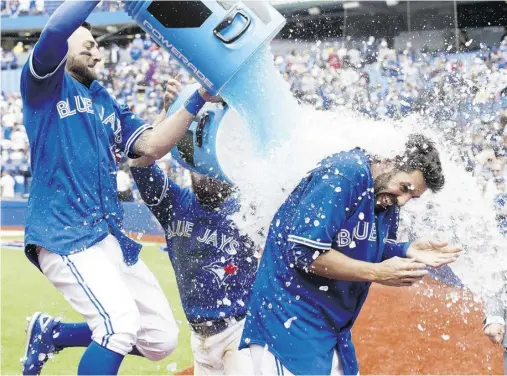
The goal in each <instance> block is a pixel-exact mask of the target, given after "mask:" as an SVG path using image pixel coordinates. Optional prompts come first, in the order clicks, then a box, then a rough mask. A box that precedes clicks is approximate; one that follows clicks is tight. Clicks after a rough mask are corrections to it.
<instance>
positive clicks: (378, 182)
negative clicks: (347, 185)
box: [373, 170, 396, 195]
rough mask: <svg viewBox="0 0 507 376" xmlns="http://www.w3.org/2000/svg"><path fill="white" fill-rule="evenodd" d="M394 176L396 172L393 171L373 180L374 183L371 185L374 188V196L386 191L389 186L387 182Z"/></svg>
mask: <svg viewBox="0 0 507 376" xmlns="http://www.w3.org/2000/svg"><path fill="white" fill-rule="evenodd" d="M394 175H396V171H394V170H393V171H390V172H385V173H383V174H380V175H379V176H377V177H376V178H375V182H374V183H373V184H374V188H375V191H374V192H375V195H377V194H378V193H379V192H382V191H384V190H386V189H387V187H388V186H389V181H390V180H391V178H392V177H393V176H394Z"/></svg>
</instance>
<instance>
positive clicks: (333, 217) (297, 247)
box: [287, 175, 357, 268]
mask: <svg viewBox="0 0 507 376" xmlns="http://www.w3.org/2000/svg"><path fill="white" fill-rule="evenodd" d="M309 179H310V180H309V182H308V184H307V187H306V188H305V190H304V192H303V195H302V198H301V200H300V202H299V203H298V205H297V208H296V212H295V215H294V218H293V226H292V229H291V231H290V233H289V235H288V239H287V240H288V242H289V245H290V247H289V250H288V255H287V256H288V257H289V262H290V263H292V264H294V265H295V266H296V267H298V268H305V267H307V266H308V265H310V264H311V263H312V262H313V261H314V260H315V259H316V258H317V257H318V256H319V255H320V254H321V253H323V252H326V251H328V250H329V249H330V248H331V245H332V243H333V238H334V237H335V235H336V234H337V233H338V231H339V230H340V228H341V226H342V225H343V223H344V222H345V220H346V219H347V217H348V215H349V210H351V208H352V204H353V198H354V197H357V195H354V191H355V190H354V187H353V185H352V183H351V182H350V181H349V180H348V179H347V178H345V177H343V176H342V175H333V176H332V177H331V176H327V175H325V176H321V175H315V176H310V178H309Z"/></svg>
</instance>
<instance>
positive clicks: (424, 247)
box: [407, 239, 463, 268]
mask: <svg viewBox="0 0 507 376" xmlns="http://www.w3.org/2000/svg"><path fill="white" fill-rule="evenodd" d="M462 251H463V250H462V249H461V248H458V247H449V246H448V244H447V243H445V242H438V241H434V240H422V239H419V240H416V241H414V242H413V243H412V244H410V247H409V248H408V250H407V257H410V258H413V259H415V260H416V261H419V262H422V263H423V264H426V265H428V266H433V267H434V268H438V267H440V266H442V265H446V264H450V263H452V262H454V261H456V260H457V259H458V257H459V256H460V255H461V252H462Z"/></svg>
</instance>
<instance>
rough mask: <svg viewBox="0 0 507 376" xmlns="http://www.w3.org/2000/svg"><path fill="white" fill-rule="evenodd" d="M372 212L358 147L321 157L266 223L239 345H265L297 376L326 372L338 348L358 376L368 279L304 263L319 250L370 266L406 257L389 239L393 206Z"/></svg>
mask: <svg viewBox="0 0 507 376" xmlns="http://www.w3.org/2000/svg"><path fill="white" fill-rule="evenodd" d="M374 209H375V198H374V180H373V178H372V174H371V170H370V167H369V160H368V158H367V156H366V155H365V154H364V153H363V152H362V151H360V150H359V149H355V150H352V151H350V152H343V153H340V154H336V155H333V156H331V157H329V158H327V159H325V160H323V161H322V162H321V163H320V165H319V166H318V167H317V168H316V169H314V170H313V171H312V172H311V173H310V174H309V175H308V176H307V177H305V178H304V179H303V180H302V181H301V182H300V183H299V185H298V186H297V187H296V189H295V190H294V191H293V192H292V193H291V195H290V196H289V197H288V199H287V200H286V201H285V203H284V204H283V205H282V206H281V207H280V209H279V210H278V212H277V213H276V215H275V217H274V219H273V221H272V222H271V226H270V229H269V234H268V238H267V241H266V246H265V248H264V253H263V256H262V260H261V263H260V266H259V270H258V272H257V277H256V280H255V284H254V287H253V291H252V297H251V304H250V307H249V315H248V316H247V321H246V324H245V329H244V332H243V337H242V340H241V345H240V348H245V347H247V346H248V345H249V344H259V345H262V346H265V345H268V347H269V350H270V351H271V352H272V353H273V354H274V355H275V356H276V357H278V358H279V360H280V361H281V362H282V364H283V365H284V366H285V367H286V368H287V369H288V370H289V371H291V372H292V373H294V374H298V375H299V374H306V375H310V374H328V375H329V374H330V373H331V363H332V358H333V354H334V351H335V349H336V350H337V351H338V354H339V356H340V359H341V362H342V365H343V369H344V371H345V374H357V372H358V365H357V360H356V356H355V350H354V346H353V344H352V341H351V334H350V329H351V327H352V325H353V324H354V321H355V320H356V318H357V315H358V314H359V311H360V310H361V307H362V305H363V303H364V301H365V299H366V296H367V294H368V289H369V287H370V283H366V282H349V281H339V280H333V279H329V278H325V277H320V276H318V275H316V274H313V273H310V272H309V271H308V266H309V265H310V264H311V263H312V262H313V261H314V260H315V259H316V258H317V257H318V256H319V255H320V254H321V253H323V252H336V251H339V252H341V253H343V254H345V255H346V256H348V257H351V258H353V259H356V260H362V261H367V262H372V263H377V262H380V261H382V260H383V259H386V258H389V257H392V256H401V257H404V256H405V254H406V249H407V244H398V243H396V241H395V239H396V232H397V227H398V213H399V208H398V207H391V208H389V209H388V210H386V211H383V212H381V213H378V214H376V212H375V210H374ZM331 248H332V250H330V249H331Z"/></svg>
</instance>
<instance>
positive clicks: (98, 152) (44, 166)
mask: <svg viewBox="0 0 507 376" xmlns="http://www.w3.org/2000/svg"><path fill="white" fill-rule="evenodd" d="M76 6H79V7H83V6H84V5H82V4H78V5H76ZM35 52H37V46H36V49H35ZM33 60H34V55H33V54H32V55H31V56H30V58H29V60H28V62H27V63H26V64H25V66H24V67H23V70H22V75H21V95H22V99H23V115H24V119H25V127H26V131H27V134H28V139H29V141H30V152H31V167H32V174H33V180H32V185H31V187H30V198H29V201H28V216H27V220H26V229H25V244H26V245H27V253H28V255H29V256H31V258H32V261H35V260H36V257H33V247H30V246H32V245H36V246H42V247H44V248H46V249H48V250H49V251H51V252H54V253H57V254H61V255H68V254H70V253H73V252H79V251H82V250H84V249H86V248H89V247H91V246H92V245H94V244H95V243H97V242H99V241H100V240H102V239H103V238H105V237H106V236H107V234H108V233H112V234H113V235H114V236H115V237H116V238H117V239H118V240H119V242H120V245H121V246H122V250H123V253H124V256H125V257H124V258H125V261H126V262H127V263H135V262H136V261H137V259H138V254H139V251H140V247H141V246H140V245H139V244H138V243H136V242H134V241H132V240H130V239H129V238H128V237H127V236H126V235H125V234H124V232H123V231H122V219H123V209H122V206H121V204H120V202H119V201H118V198H117V189H116V172H117V164H116V154H117V153H121V152H125V153H127V154H129V155H130V156H132V157H133V152H132V150H133V145H134V143H135V142H136V140H137V139H138V137H139V136H140V135H141V134H142V133H143V131H144V130H146V129H148V128H150V126H148V125H147V124H145V122H144V121H143V120H141V119H140V118H138V117H137V116H136V115H134V114H133V113H132V112H130V110H129V109H128V107H126V106H124V107H121V106H119V105H118V104H117V103H116V102H115V101H114V100H113V99H112V98H111V96H110V95H109V93H108V92H107V91H106V90H105V88H104V87H103V86H101V85H100V84H99V83H98V82H97V81H94V82H93V83H92V84H91V86H90V88H88V87H86V86H84V85H82V84H81V83H79V82H78V81H76V80H74V79H73V78H72V77H71V75H70V74H68V73H66V72H65V59H63V61H62V62H61V63H60V65H59V66H58V67H57V68H56V69H55V70H54V71H53V72H50V73H48V74H46V75H44V76H39V75H38V74H37V72H36V71H35V68H34V62H33ZM35 263H36V261H35Z"/></svg>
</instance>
